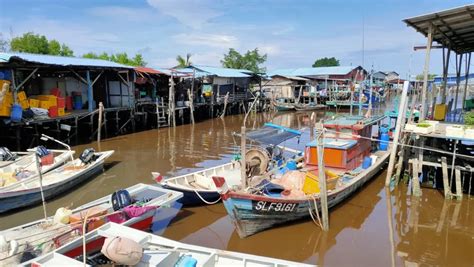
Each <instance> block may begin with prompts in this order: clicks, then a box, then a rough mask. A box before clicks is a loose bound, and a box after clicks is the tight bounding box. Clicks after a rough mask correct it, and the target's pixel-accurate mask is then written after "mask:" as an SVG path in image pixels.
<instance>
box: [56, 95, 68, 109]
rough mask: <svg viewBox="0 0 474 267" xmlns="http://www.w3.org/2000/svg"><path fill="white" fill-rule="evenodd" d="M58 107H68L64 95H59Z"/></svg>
mask: <svg viewBox="0 0 474 267" xmlns="http://www.w3.org/2000/svg"><path fill="white" fill-rule="evenodd" d="M57 101H58V108H65V107H66V99H65V98H64V97H58V100H57Z"/></svg>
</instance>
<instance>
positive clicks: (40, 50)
mask: <svg viewBox="0 0 474 267" xmlns="http://www.w3.org/2000/svg"><path fill="white" fill-rule="evenodd" d="M10 46H11V50H12V51H18V52H26V53H34V54H45V55H57V56H73V55H74V53H73V51H72V50H71V49H70V48H69V47H68V46H67V45H65V44H60V43H59V42H58V41H57V40H54V39H52V40H49V41H48V39H47V38H46V36H44V35H39V34H34V33H33V32H27V33H25V34H23V35H22V36H19V37H15V38H13V39H12V40H11V42H10Z"/></svg>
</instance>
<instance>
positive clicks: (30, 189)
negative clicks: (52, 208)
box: [0, 150, 114, 213]
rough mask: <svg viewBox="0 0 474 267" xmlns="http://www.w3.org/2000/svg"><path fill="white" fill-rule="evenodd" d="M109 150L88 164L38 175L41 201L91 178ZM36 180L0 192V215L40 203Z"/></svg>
mask: <svg viewBox="0 0 474 267" xmlns="http://www.w3.org/2000/svg"><path fill="white" fill-rule="evenodd" d="M113 153H114V151H113V150H110V151H104V152H94V154H93V157H92V158H91V159H90V161H88V162H86V163H84V162H83V161H82V159H80V158H77V159H74V160H73V161H69V162H68V163H66V164H64V165H62V166H60V167H58V168H56V169H54V170H52V171H49V172H48V173H45V174H44V175H42V188H43V194H44V198H45V199H50V198H53V197H55V196H58V195H60V194H61V193H63V192H66V191H68V190H69V189H71V188H74V187H75V186H76V185H78V184H80V183H82V182H84V181H86V180H87V179H89V178H92V177H93V176H94V175H95V174H97V173H99V172H100V171H101V170H102V169H103V164H104V161H105V160H106V159H107V158H109V157H110V156H111V155H112V154H113ZM41 199H42V198H41V183H40V176H39V175H36V176H35V177H33V178H30V179H26V180H24V181H20V182H19V183H15V184H12V185H9V186H6V187H3V188H1V189H0V213H3V212H6V211H10V210H13V209H18V208H22V207H26V206H30V205H34V204H37V203H40V202H41Z"/></svg>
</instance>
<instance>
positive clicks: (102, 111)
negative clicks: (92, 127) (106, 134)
mask: <svg viewBox="0 0 474 267" xmlns="http://www.w3.org/2000/svg"><path fill="white" fill-rule="evenodd" d="M103 113H104V104H102V102H99V119H98V121H99V122H98V124H99V125H98V126H97V127H98V129H97V143H100V132H101V130H102V116H103Z"/></svg>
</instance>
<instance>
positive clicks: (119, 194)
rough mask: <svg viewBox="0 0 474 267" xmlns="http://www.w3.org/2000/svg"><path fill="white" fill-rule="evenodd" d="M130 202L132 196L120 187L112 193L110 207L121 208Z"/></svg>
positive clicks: (115, 209)
mask: <svg viewBox="0 0 474 267" xmlns="http://www.w3.org/2000/svg"><path fill="white" fill-rule="evenodd" d="M131 204H132V197H130V193H128V191H127V190H125V189H120V190H118V191H115V192H114V193H113V194H112V207H113V208H114V211H117V210H121V209H123V208H125V207H127V206H130V205H131Z"/></svg>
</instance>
